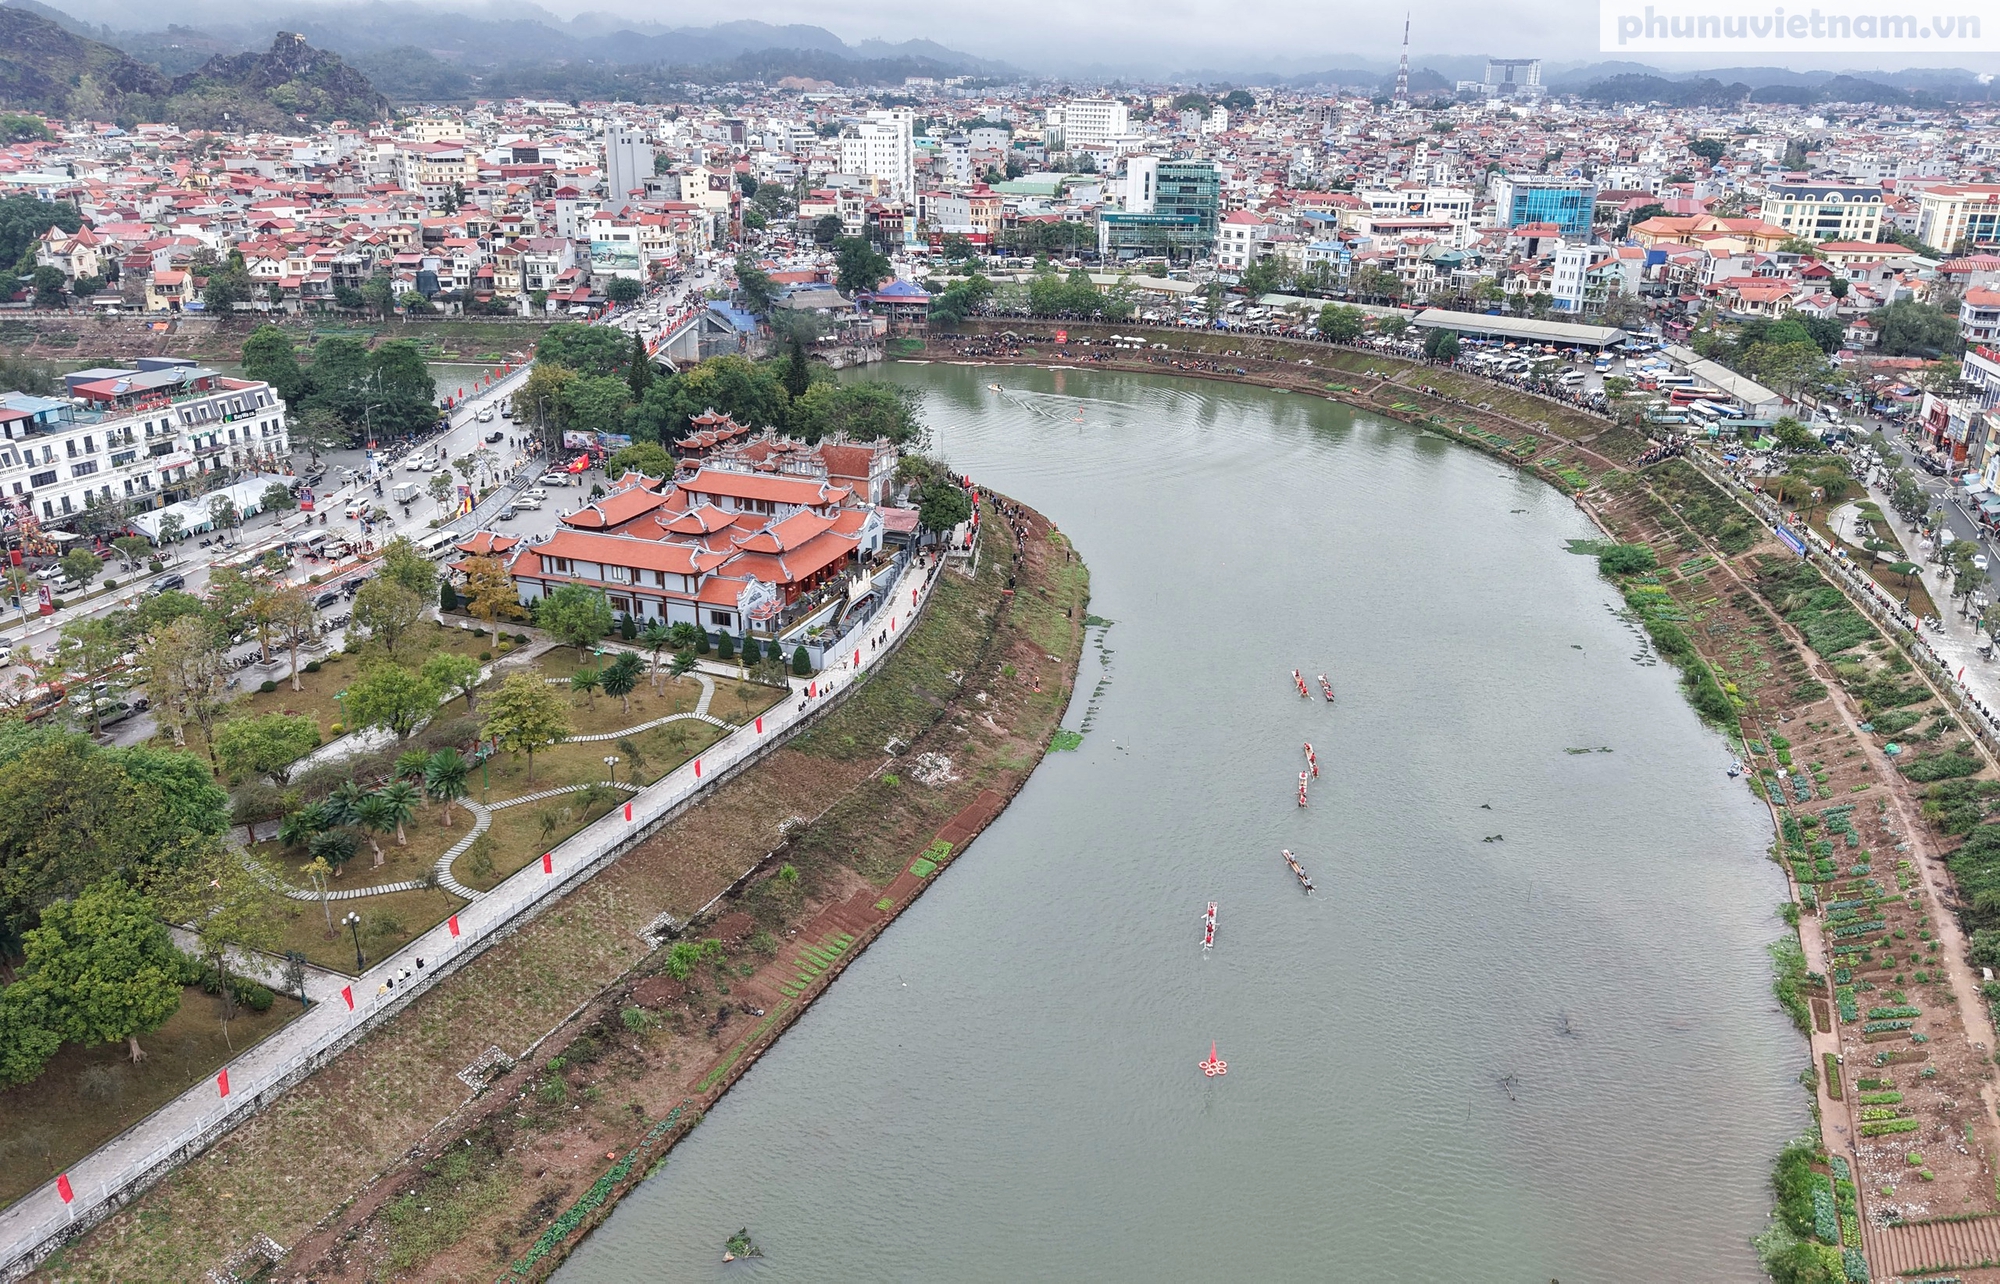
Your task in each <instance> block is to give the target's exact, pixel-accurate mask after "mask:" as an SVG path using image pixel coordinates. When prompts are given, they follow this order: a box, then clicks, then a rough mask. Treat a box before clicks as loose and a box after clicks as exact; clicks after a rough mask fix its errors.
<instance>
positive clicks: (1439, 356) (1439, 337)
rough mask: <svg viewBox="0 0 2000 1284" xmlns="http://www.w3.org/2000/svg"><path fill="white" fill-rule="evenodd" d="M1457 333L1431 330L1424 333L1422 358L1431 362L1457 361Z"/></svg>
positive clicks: (1454, 331)
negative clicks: (1424, 357) (1426, 358)
mask: <svg viewBox="0 0 2000 1284" xmlns="http://www.w3.org/2000/svg"><path fill="white" fill-rule="evenodd" d="M1458 352H1459V346H1458V331H1456V330H1441V329H1431V330H1426V331H1425V332H1424V356H1426V357H1428V358H1429V359H1430V360H1432V361H1456V360H1458Z"/></svg>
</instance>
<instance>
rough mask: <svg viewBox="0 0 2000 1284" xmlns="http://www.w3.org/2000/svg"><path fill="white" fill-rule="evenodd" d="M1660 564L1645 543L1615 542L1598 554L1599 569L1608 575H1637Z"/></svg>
mask: <svg viewBox="0 0 2000 1284" xmlns="http://www.w3.org/2000/svg"><path fill="white" fill-rule="evenodd" d="M1659 564H1660V563H1659V559H1658V558H1656V557H1654V556H1653V550H1652V549H1650V548H1648V547H1647V546H1646V545H1644V544H1613V545H1611V546H1610V547H1609V548H1606V549H1605V550H1604V551H1603V552H1601V553H1599V554H1598V555H1597V569H1598V570H1600V571H1602V572H1604V573H1605V574H1606V575H1637V574H1638V573H1640V572H1641V571H1650V570H1652V569H1653V568H1654V567H1656V566H1658V565H1659Z"/></svg>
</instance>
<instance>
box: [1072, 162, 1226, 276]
mask: <svg viewBox="0 0 2000 1284" xmlns="http://www.w3.org/2000/svg"><path fill="white" fill-rule="evenodd" d="M1125 183H1126V188H1125V199H1126V207H1125V209H1124V210H1122V211H1115V210H1107V211H1104V212H1102V213H1100V214H1099V215H1098V218H1097V248H1098V252H1099V253H1100V254H1102V255H1103V256H1104V257H1105V258H1106V259H1119V258H1128V259H1129V258H1135V257H1142V256H1152V255H1164V256H1166V257H1168V258H1180V257H1188V258H1191V257H1193V256H1194V255H1195V254H1196V252H1197V251H1200V250H1203V249H1207V248H1209V247H1211V246H1213V245H1214V244H1215V231H1216V222H1217V219H1218V217H1219V215H1220V213H1221V205H1222V200H1221V196H1222V179H1221V176H1220V175H1219V174H1218V173H1216V169H1215V166H1214V165H1211V164H1210V163H1209V162H1207V161H1163V160H1160V159H1158V158H1157V157H1153V156H1134V157H1132V158H1131V160H1129V161H1128V162H1127V163H1126V169H1125ZM1149 185H1150V187H1151V191H1152V202H1151V205H1150V207H1149V208H1145V209H1141V208H1139V207H1137V206H1135V205H1133V204H1132V203H1131V202H1132V201H1133V199H1134V197H1135V196H1137V197H1138V199H1140V200H1142V201H1143V200H1144V199H1145V192H1146V188H1147V187H1148V186H1149Z"/></svg>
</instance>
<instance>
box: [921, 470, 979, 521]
mask: <svg viewBox="0 0 2000 1284" xmlns="http://www.w3.org/2000/svg"><path fill="white" fill-rule="evenodd" d="M971 516H972V500H971V499H970V498H968V497H967V495H966V493H965V491H964V489H963V488H961V487H959V486H957V485H954V484H953V483H952V482H950V481H947V480H944V479H942V478H940V479H938V480H935V481H932V482H929V483H927V484H926V485H925V486H924V488H923V489H922V490H920V491H919V492H918V493H917V522H918V524H919V525H921V526H922V527H923V528H924V529H925V530H927V531H935V532H937V533H939V534H943V533H944V532H945V531H949V530H953V529H955V528H956V527H957V526H958V524H959V523H960V522H963V521H966V520H967V519H969V518H970V517H971Z"/></svg>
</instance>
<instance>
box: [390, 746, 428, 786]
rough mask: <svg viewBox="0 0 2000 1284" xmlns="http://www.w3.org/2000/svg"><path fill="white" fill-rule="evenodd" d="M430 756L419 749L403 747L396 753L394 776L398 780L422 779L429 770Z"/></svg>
mask: <svg viewBox="0 0 2000 1284" xmlns="http://www.w3.org/2000/svg"><path fill="white" fill-rule="evenodd" d="M430 765H431V756H430V755H429V754H427V753H425V752H424V751H423V750H421V749H405V750H404V751H403V752H401V753H399V754H397V755H396V776H397V778H398V779H400V780H422V779H423V778H424V773H425V772H427V771H429V770H430Z"/></svg>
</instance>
